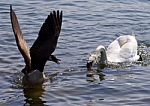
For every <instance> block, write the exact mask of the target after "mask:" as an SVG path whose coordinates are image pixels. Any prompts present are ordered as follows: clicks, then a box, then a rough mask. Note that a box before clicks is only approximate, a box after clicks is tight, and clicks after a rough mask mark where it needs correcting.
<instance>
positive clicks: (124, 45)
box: [88, 35, 139, 64]
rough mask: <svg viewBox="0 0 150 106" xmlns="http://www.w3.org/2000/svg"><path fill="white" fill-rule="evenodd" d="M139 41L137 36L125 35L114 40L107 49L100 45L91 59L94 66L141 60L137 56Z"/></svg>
mask: <svg viewBox="0 0 150 106" xmlns="http://www.w3.org/2000/svg"><path fill="white" fill-rule="evenodd" d="M137 48H138V45H137V41H136V39H135V36H132V35H124V36H120V37H118V38H117V39H116V40H114V41H113V42H112V43H111V44H110V45H109V46H108V48H107V50H106V49H105V47H104V46H102V45H100V46H98V47H97V48H96V51H95V53H94V54H91V55H90V57H89V60H88V61H89V62H93V64H95V63H97V64H108V62H115V63H118V62H134V61H137V60H138V59H139V55H137Z"/></svg>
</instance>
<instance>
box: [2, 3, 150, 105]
mask: <svg viewBox="0 0 150 106" xmlns="http://www.w3.org/2000/svg"><path fill="white" fill-rule="evenodd" d="M9 4H12V5H13V9H14V10H15V12H16V14H17V17H18V19H19V23H20V26H21V29H22V32H23V33H24V36H25V39H26V41H27V43H28V44H29V46H30V47H31V45H32V44H33V42H34V40H35V39H36V38H37V34H38V31H39V30H40V27H41V25H42V23H43V22H44V20H45V18H46V17H47V15H48V14H49V12H50V11H52V10H55V9H56V10H57V9H58V10H62V11H63V25H62V30H61V35H60V38H59V41H58V46H57V48H56V50H55V52H54V54H55V55H57V57H58V58H60V59H61V60H62V62H61V64H60V65H57V64H55V63H52V62H47V64H46V66H45V69H44V72H45V73H46V75H47V76H49V78H50V79H49V80H48V81H47V82H45V83H44V84H43V85H42V86H41V87H37V88H35V89H29V88H23V87H22V85H21V84H20V76H21V72H20V71H21V69H22V68H23V67H24V61H23V58H22V56H21V54H20V52H19V51H18V49H17V46H16V43H15V39H14V35H13V32H12V28H11V24H10V16H9ZM132 33H135V34H136V38H137V41H138V43H139V45H145V46H146V48H144V52H146V57H145V60H144V63H143V64H132V65H130V66H129V67H125V68H124V67H122V68H115V67H107V68H105V69H104V70H102V71H101V72H97V71H93V72H92V75H91V76H88V74H89V72H88V71H87V70H86V67H85V66H86V62H87V57H88V54H89V53H90V52H92V51H94V49H95V48H96V47H97V46H98V45H100V44H102V45H104V46H108V45H109V44H110V42H112V41H113V40H114V39H115V38H116V37H118V35H121V34H132ZM149 34H150V1H149V0H95V1H92V0H32V1H31V0H13V1H12V0H1V1H0V37H1V38H0V83H1V84H0V106H1V105H2V106H23V105H24V106H29V105H33V106H34V105H36V106H38V105H39V106H109V105H110V106H113V105H114V106H117V105H118V106H123V105H128V106H139V105H142V106H147V105H149V104H150V72H149V71H150V37H149Z"/></svg>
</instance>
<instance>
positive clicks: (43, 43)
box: [30, 11, 62, 71]
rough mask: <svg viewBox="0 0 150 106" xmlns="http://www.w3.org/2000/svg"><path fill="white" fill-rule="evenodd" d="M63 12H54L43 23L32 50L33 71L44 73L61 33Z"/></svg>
mask: <svg viewBox="0 0 150 106" xmlns="http://www.w3.org/2000/svg"><path fill="white" fill-rule="evenodd" d="M61 25H62V11H61V12H60V11H53V12H51V13H50V15H48V17H47V19H46V20H45V22H44V23H43V25H42V27H41V29H40V31H39V36H38V38H37V39H36V41H35V42H34V44H33V46H32V47H31V49H30V55H31V64H32V65H31V66H32V69H34V70H35V69H38V70H39V71H43V68H44V65H45V63H46V61H47V60H48V58H49V57H50V55H51V54H52V53H53V52H54V50H55V48H56V45H57V40H58V37H59V34H60V31H61Z"/></svg>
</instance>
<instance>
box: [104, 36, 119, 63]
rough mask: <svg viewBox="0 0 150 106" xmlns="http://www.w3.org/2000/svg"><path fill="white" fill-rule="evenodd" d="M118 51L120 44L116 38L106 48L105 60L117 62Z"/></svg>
mask: <svg viewBox="0 0 150 106" xmlns="http://www.w3.org/2000/svg"><path fill="white" fill-rule="evenodd" d="M119 51H120V45H119V43H118V41H117V39H116V40H114V41H113V42H112V43H111V44H110V45H109V46H108V48H107V51H106V54H107V60H108V61H109V62H117V61H118V54H119Z"/></svg>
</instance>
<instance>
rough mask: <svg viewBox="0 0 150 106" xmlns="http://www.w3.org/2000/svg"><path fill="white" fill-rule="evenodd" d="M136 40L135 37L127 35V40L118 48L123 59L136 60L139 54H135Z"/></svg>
mask: <svg viewBox="0 0 150 106" xmlns="http://www.w3.org/2000/svg"><path fill="white" fill-rule="evenodd" d="M137 48H138V45H137V41H136V39H135V37H133V36H128V40H127V42H126V43H124V45H122V47H121V49H120V53H119V56H120V58H122V60H123V61H136V60H138V58H139V56H138V55H137Z"/></svg>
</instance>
